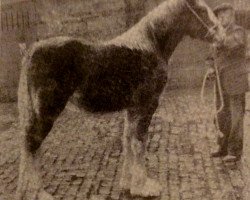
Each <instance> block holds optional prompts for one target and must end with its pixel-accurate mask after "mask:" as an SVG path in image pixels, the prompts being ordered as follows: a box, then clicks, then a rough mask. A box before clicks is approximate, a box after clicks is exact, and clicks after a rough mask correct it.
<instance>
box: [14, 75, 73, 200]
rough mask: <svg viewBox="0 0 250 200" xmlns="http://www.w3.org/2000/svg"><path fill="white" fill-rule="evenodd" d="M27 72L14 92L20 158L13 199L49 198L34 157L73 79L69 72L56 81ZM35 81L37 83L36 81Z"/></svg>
mask: <svg viewBox="0 0 250 200" xmlns="http://www.w3.org/2000/svg"><path fill="white" fill-rule="evenodd" d="M28 75H29V74H25V73H24V74H22V75H21V80H20V86H19V94H18V107H19V118H20V129H21V147H20V148H21V159H20V168H19V181H18V187H17V200H53V197H52V196H51V195H49V194H48V193H46V192H45V191H44V190H43V187H42V180H41V176H40V173H39V167H38V166H37V164H38V162H37V163H36V159H35V156H36V152H37V150H38V148H39V147H40V146H41V144H42V142H43V140H44V139H45V138H46V136H47V135H48V133H49V131H50V130H51V128H52V126H53V123H54V121H55V120H56V118H57V117H58V116H59V114H60V113H61V111H62V110H63V109H64V107H65V105H66V103H67V100H68V98H69V96H70V95H71V94H72V93H73V88H74V87H73V85H72V83H74V81H73V80H71V78H70V74H69V79H67V80H60V81H61V82H59V81H58V80H56V79H53V78H51V76H50V77H49V76H46V75H44V74H42V75H41V76H43V77H39V72H37V74H36V76H37V77H36V78H32V77H31V76H28ZM28 78H29V79H30V81H29V85H28V81H27V79H28ZM37 80H38V81H39V82H36V81H37ZM63 81H65V83H64V82H63ZM66 81H68V84H67V83H66ZM62 82H63V84H62ZM66 86H67V87H66Z"/></svg>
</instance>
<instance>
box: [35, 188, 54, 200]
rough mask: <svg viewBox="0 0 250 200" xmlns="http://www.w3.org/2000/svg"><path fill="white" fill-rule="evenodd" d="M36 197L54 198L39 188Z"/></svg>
mask: <svg viewBox="0 0 250 200" xmlns="http://www.w3.org/2000/svg"><path fill="white" fill-rule="evenodd" d="M38 199H39V200H54V198H53V197H52V196H51V195H50V194H49V193H47V192H45V191H44V190H41V191H40V192H39V194H38Z"/></svg>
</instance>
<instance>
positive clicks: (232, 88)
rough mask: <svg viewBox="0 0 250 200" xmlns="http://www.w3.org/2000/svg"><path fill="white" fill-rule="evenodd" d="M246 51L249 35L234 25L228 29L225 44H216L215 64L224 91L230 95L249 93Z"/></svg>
mask: <svg viewBox="0 0 250 200" xmlns="http://www.w3.org/2000/svg"><path fill="white" fill-rule="evenodd" d="M246 49H247V35H246V32H245V30H244V29H243V28H242V27H240V26H238V25H232V26H230V27H228V29H226V37H225V39H224V41H223V43H221V44H218V43H215V46H214V52H213V54H214V55H213V57H214V64H215V65H216V66H217V67H218V70H219V74H220V79H221V85H222V89H223V91H224V92H225V93H227V94H229V95H237V94H242V93H245V92H247V91H248V78H247V77H248V75H247V68H246Z"/></svg>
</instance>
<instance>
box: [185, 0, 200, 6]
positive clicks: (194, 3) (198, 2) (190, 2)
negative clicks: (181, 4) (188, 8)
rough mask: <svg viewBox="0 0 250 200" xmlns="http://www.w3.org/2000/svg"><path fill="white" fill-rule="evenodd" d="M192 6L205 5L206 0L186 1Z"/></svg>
mask: <svg viewBox="0 0 250 200" xmlns="http://www.w3.org/2000/svg"><path fill="white" fill-rule="evenodd" d="M186 1H187V2H188V3H189V4H190V5H203V4H204V3H205V1H204V0H186Z"/></svg>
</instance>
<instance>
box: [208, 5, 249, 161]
mask: <svg viewBox="0 0 250 200" xmlns="http://www.w3.org/2000/svg"><path fill="white" fill-rule="evenodd" d="M214 13H215V15H216V16H217V17H218V19H219V21H220V22H221V24H222V26H223V27H224V28H225V30H226V34H225V38H224V39H223V40H221V41H217V42H214V43H213V45H212V47H213V54H212V57H210V59H211V58H212V62H209V63H211V65H210V70H209V71H210V73H211V74H213V73H214V72H215V70H214V69H215V68H214V67H215V66H216V67H217V69H218V72H219V78H220V84H221V89H222V96H223V101H224V102H223V103H224V106H223V109H222V110H221V111H220V112H219V113H218V115H217V118H218V125H219V127H218V128H219V130H220V131H221V133H222V135H223V136H222V137H219V136H218V141H217V142H218V145H219V148H218V149H217V150H216V151H215V152H213V153H212V154H211V156H212V157H224V156H225V157H224V158H223V160H224V161H225V162H230V161H237V160H239V159H240V158H241V154H242V148H243V117H244V112H245V93H246V92H247V91H248V79H247V69H246V65H245V60H246V56H245V55H246V47H247V35H246V32H245V30H244V29H243V28H242V27H240V26H238V25H236V24H235V10H234V8H233V7H232V5H230V4H227V3H224V4H221V5H219V6H217V7H216V8H215V9H214ZM210 61H211V60H210ZM218 87H219V86H218V82H217V83H216V107H217V109H219V108H220V105H221V103H222V102H220V94H219V88H218Z"/></svg>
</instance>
